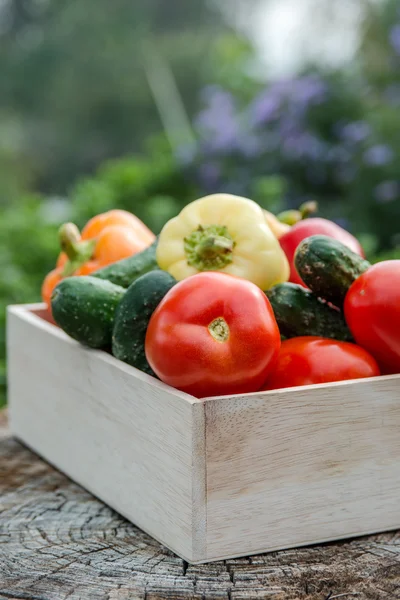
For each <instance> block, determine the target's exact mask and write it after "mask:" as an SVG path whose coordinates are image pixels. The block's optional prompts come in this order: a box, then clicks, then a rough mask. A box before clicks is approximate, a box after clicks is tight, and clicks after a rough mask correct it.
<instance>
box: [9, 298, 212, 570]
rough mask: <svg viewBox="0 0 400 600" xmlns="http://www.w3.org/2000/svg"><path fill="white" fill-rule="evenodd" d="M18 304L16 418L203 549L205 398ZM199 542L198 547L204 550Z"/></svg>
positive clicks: (13, 377) (47, 448) (74, 464)
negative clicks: (162, 380) (76, 339)
mask: <svg viewBox="0 0 400 600" xmlns="http://www.w3.org/2000/svg"><path fill="white" fill-rule="evenodd" d="M44 315H45V311H43V306H42V305H34V306H28V307H23V306H22V307H21V306H20V307H18V306H17V307H11V308H10V309H9V314H8V369H9V385H10V387H9V401H10V413H11V428H12V431H13V433H14V434H15V435H16V436H17V437H18V438H20V439H21V440H22V441H24V442H25V443H26V444H27V445H28V446H30V447H31V448H33V449H34V450H35V451H36V452H38V453H39V454H40V455H42V456H43V457H44V458H46V459H47V460H48V461H49V462H51V463H53V464H54V465H56V466H57V467H58V468H59V469H60V470H62V471H63V472H65V473H66V474H67V475H69V476H70V477H71V478H72V479H74V480H75V481H77V482H78V483H80V484H81V485H82V486H84V487H85V488H87V489H88V490H89V491H91V492H92V493H93V494H95V495H96V496H98V497H99V498H101V499H102V500H103V501H104V502H106V503H107V504H109V505H110V506H111V507H112V508H115V509H116V510H117V511H118V512H119V513H121V514H122V515H123V516H125V517H127V518H128V519H129V520H131V521H133V522H134V523H135V524H137V525H138V526H139V527H140V528H141V529H143V530H145V531H147V532H148V533H150V534H151V535H152V536H153V537H155V538H156V539H158V540H159V541H161V542H162V543H164V544H166V545H167V546H169V547H170V548H171V549H172V550H174V551H175V552H177V553H178V554H180V555H181V556H183V557H184V558H186V559H187V560H189V561H195V560H198V559H203V558H204V552H205V488H204V482H205V480H204V472H203V474H202V473H201V472H199V471H200V470H201V469H204V466H205V460H204V459H205V456H204V449H203V442H204V405H203V404H202V403H200V402H198V401H197V400H195V399H194V398H192V397H191V396H188V395H185V394H182V393H180V392H175V391H172V390H171V388H168V387H167V386H165V385H164V384H162V383H160V382H158V381H156V380H155V379H154V378H152V377H149V376H148V375H146V374H144V373H141V372H140V371H138V370H137V369H134V368H133V367H130V366H128V365H126V364H124V363H122V362H121V361H118V360H116V359H114V358H113V357H112V356H110V355H108V354H107V353H105V352H99V351H94V350H90V349H86V348H84V347H83V346H81V345H80V344H78V343H76V342H74V341H73V340H72V339H70V338H69V337H68V336H67V335H65V334H64V333H63V332H62V331H61V330H60V329H59V328H57V327H56V326H54V325H52V324H51V323H49V322H47V321H45V320H43V318H41V317H43V316H44ZM199 552H200V555H199V554H198V553H199Z"/></svg>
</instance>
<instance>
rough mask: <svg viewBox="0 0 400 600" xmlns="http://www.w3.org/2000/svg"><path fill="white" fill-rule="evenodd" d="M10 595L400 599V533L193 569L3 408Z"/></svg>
mask: <svg viewBox="0 0 400 600" xmlns="http://www.w3.org/2000/svg"><path fill="white" fill-rule="evenodd" d="M399 510H400V508H399ZM0 598H1V599H21V600H22V599H23V600H66V599H67V598H68V599H69V600H78V599H82V600H83V599H84V600H86V599H88V600H91V599H93V600H136V599H139V600H157V599H159V598H166V599H169V600H178V599H183V598H185V599H186V598H191V599H193V600H214V599H216V600H217V599H219V600H220V599H226V600H252V599H254V600H260V599H264V598H265V599H267V600H335V599H339V598H340V599H344V600H346V599H355V600H364V599H365V600H381V599H382V600H383V599H385V600H395V599H396V598H400V532H390V533H385V534H381V535H376V536H369V537H364V538H359V539H357V540H353V541H350V542H349V541H347V542H342V543H334V544H324V545H320V546H313V547H310V548H301V549H295V550H287V551H284V552H274V553H271V554H264V555H259V556H253V557H250V558H243V559H236V560H228V561H223V562H218V563H212V564H209V565H201V566H191V565H188V564H187V563H185V562H184V561H183V560H181V559H180V558H178V557H177V556H175V555H174V554H173V553H172V552H170V551H169V550H167V549H166V548H164V547H163V546H161V545H160V544H158V543H157V542H156V541H154V540H153V539H152V538H150V537H149V536H148V535H146V534H145V533H143V532H142V531H140V530H139V529H137V528H136V527H134V526H133V525H131V524H130V523H128V522H127V521H125V520H124V519H123V518H122V517H120V516H119V515H118V514H116V513H115V512H114V511H112V510H111V509H109V508H108V507H107V506H105V505H104V504H102V503H101V502H100V501H99V500H97V499H96V498H94V497H93V496H91V495H90V494H89V493H87V492H86V491H85V490H83V489H82V488H81V487H79V486H78V485H76V484H74V483H73V482H71V481H70V480H69V479H67V478H66V477H65V476H64V475H62V474H61V473H59V472H58V471H56V470H55V469H54V468H52V467H51V466H50V465H48V464H47V463H45V462H44V461H43V460H41V459H40V458H38V457H37V456H36V455H35V454H33V453H32V452H30V451H29V450H28V449H27V448H25V447H24V446H22V445H21V444H20V443H18V442H17V441H16V440H14V439H13V438H12V437H11V436H10V433H9V431H8V429H7V418H6V413H5V412H3V413H0Z"/></svg>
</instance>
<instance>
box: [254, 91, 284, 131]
mask: <svg viewBox="0 0 400 600" xmlns="http://www.w3.org/2000/svg"><path fill="white" fill-rule="evenodd" d="M280 105H281V102H280V99H279V98H278V97H277V96H276V95H274V94H273V93H271V92H270V91H269V90H268V89H267V90H265V91H263V92H262V93H261V94H259V95H258V96H257V97H256V98H255V100H254V102H253V103H252V104H251V105H250V112H251V113H252V114H251V121H252V123H253V125H256V126H257V125H263V124H266V123H270V122H271V121H274V120H275V119H276V118H277V117H278V114H279V109H280Z"/></svg>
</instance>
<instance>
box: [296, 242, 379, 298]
mask: <svg viewBox="0 0 400 600" xmlns="http://www.w3.org/2000/svg"><path fill="white" fill-rule="evenodd" d="M294 264H295V267H296V269H297V272H298V274H299V275H300V277H301V279H302V280H303V281H304V283H305V284H306V286H307V287H309V288H310V290H312V291H313V292H314V294H316V295H317V296H318V297H319V298H322V299H324V300H326V301H327V302H331V303H332V304H334V305H335V306H337V307H339V308H341V307H342V306H343V302H344V299H345V296H346V294H347V291H348V289H349V288H350V286H351V284H352V283H353V282H354V281H355V280H356V279H357V278H358V277H359V276H360V275H362V274H363V273H364V272H365V271H366V270H367V269H368V268H369V267H370V266H371V265H370V263H369V262H368V261H367V260H365V259H364V258H362V257H361V256H359V255H358V254H356V253H355V252H352V251H351V250H350V249H349V248H348V247H347V246H345V245H344V244H342V243H341V242H339V241H338V240H335V239H333V238H330V237H327V236H325V235H313V236H311V237H309V238H306V239H305V240H303V241H302V242H301V243H300V244H299V246H298V248H297V250H296V254H295V257H294Z"/></svg>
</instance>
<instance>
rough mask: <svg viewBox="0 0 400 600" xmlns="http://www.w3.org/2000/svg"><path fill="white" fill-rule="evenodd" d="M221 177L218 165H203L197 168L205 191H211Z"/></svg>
mask: <svg viewBox="0 0 400 600" xmlns="http://www.w3.org/2000/svg"><path fill="white" fill-rule="evenodd" d="M220 176H221V170H220V168H219V167H218V165H215V164H213V163H203V164H202V165H200V167H199V178H200V181H201V183H202V185H203V186H204V188H205V189H207V190H212V189H213V188H215V187H216V185H217V184H218V182H219V179H220Z"/></svg>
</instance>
